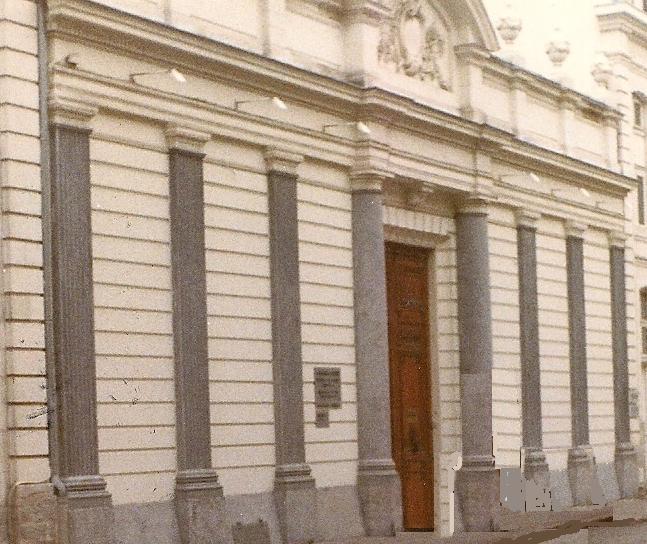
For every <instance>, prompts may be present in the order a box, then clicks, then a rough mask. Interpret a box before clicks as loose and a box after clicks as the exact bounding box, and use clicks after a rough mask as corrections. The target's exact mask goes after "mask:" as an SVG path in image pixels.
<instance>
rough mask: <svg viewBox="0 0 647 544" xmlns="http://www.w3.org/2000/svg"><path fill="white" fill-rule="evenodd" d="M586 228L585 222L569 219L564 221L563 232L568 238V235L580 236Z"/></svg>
mask: <svg viewBox="0 0 647 544" xmlns="http://www.w3.org/2000/svg"><path fill="white" fill-rule="evenodd" d="M587 228H588V225H587V224H586V223H581V222H579V221H573V220H571V219H569V220H567V221H566V222H565V223H564V232H565V233H566V236H567V237H569V238H570V237H573V238H582V237H583V236H584V233H585V232H586V229H587Z"/></svg>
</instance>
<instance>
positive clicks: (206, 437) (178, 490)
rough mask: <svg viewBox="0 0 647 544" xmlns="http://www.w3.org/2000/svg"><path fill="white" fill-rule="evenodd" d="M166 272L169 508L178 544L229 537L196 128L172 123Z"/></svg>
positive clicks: (201, 137) (200, 137)
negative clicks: (171, 434) (216, 431)
mask: <svg viewBox="0 0 647 544" xmlns="http://www.w3.org/2000/svg"><path fill="white" fill-rule="evenodd" d="M166 137H167V143H168V147H169V185H170V187H169V194H170V219H171V276H172V282H173V346H174V356H175V360H174V364H175V403H176V404H175V417H176V435H177V474H176V480H175V509H176V515H177V521H178V528H179V531H180V537H181V540H182V543H183V544H197V543H198V542H199V543H204V542H210V543H211V542H213V543H214V544H215V543H216V542H217V543H222V542H231V533H230V528H229V523H228V521H227V515H226V508H225V499H224V497H223V492H222V487H221V486H220V484H219V482H218V475H217V474H216V471H215V470H214V469H213V468H212V466H211V425H210V417H209V412H210V410H209V355H208V333H207V288H206V266H205V254H204V187H203V184H204V181H203V174H202V161H203V158H204V154H203V153H202V148H203V146H204V144H205V143H206V142H207V141H208V140H209V135H208V134H202V133H200V132H195V131H192V130H187V129H185V128H182V127H177V126H171V127H169V128H168V129H167V131H166Z"/></svg>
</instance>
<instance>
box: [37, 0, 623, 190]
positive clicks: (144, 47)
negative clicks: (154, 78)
mask: <svg viewBox="0 0 647 544" xmlns="http://www.w3.org/2000/svg"><path fill="white" fill-rule="evenodd" d="M49 15H50V16H49V26H50V35H51V38H52V39H53V40H57V39H64V40H67V41H74V42H79V43H84V44H87V45H89V46H91V47H99V48H102V47H111V48H113V50H114V52H115V54H123V55H127V54H128V52H129V51H130V50H131V49H132V48H136V49H138V50H140V51H144V52H146V53H147V55H148V56H147V57H146V60H147V61H148V62H150V63H152V64H154V63H158V64H160V65H165V64H166V63H168V59H169V58H173V59H174V60H175V64H176V65H177V66H178V68H180V69H182V70H185V71H187V72H188V73H191V74H192V75H193V76H195V77H202V78H205V79H206V80H207V81H213V80H217V81H219V82H220V83H223V84H229V85H232V86H233V87H236V88H237V90H241V91H242V90H244V91H246V92H254V93H261V92H262V93H264V94H267V93H268V92H274V90H277V91H278V90H279V89H280V90H281V93H283V96H285V97H286V99H289V100H291V101H294V102H295V103H301V104H309V105H310V106H311V107H312V108H315V109H318V110H319V111H320V112H322V113H324V112H325V113H328V114H331V115H336V116H339V118H340V119H341V116H342V114H344V113H346V114H347V115H346V117H352V116H355V117H358V118H364V119H367V118H371V119H373V118H379V119H388V120H389V124H390V127H391V129H392V130H393V129H397V130H402V131H405V132H408V133H411V134H416V135H420V136H425V137H429V135H430V134H434V135H436V136H435V137H436V138H438V139H439V140H443V141H446V142H447V143H451V144H452V145H457V146H460V147H462V148H467V147H470V146H473V145H475V144H476V142H490V143H491V144H492V145H493V146H498V147H499V151H500V154H501V155H505V156H507V158H508V160H512V161H522V162H526V163H528V164H530V168H532V169H533V170H534V171H537V172H538V173H540V174H541V173H542V172H544V171H545V172H549V171H550V172H552V173H557V174H558V175H563V176H564V177H565V178H569V179H576V178H580V179H582V178H587V179H588V180H589V182H590V183H591V184H592V185H599V186H601V187H603V188H604V189H606V190H607V191H609V192H614V191H615V192H617V193H622V194H624V193H626V192H628V191H629V190H631V189H633V188H634V186H635V180H633V179H631V178H628V177H626V176H623V175H621V174H619V173H615V172H612V171H609V170H607V169H606V168H604V167H600V166H596V165H594V164H591V163H586V162H584V161H581V160H578V159H575V158H572V157H567V156H564V155H562V154H560V153H557V152H555V151H550V150H548V149H544V148H541V147H539V146H537V145H534V144H530V143H527V142H522V141H520V140H518V139H516V138H515V137H514V136H513V135H512V134H510V133H507V132H505V131H502V130H499V129H496V128H494V127H491V126H488V125H483V124H479V123H474V122H471V121H469V120H467V119H463V118H461V117H460V116H457V115H452V114H449V113H445V112H442V111H439V110H435V109H432V108H430V107H428V106H425V105H423V104H419V103H416V102H415V101H413V100H412V99H410V98H407V97H404V96H399V95H396V94H394V93H391V92H389V91H386V90H383V89H379V88H374V87H371V88H367V89H362V88H360V87H358V86H355V85H352V84H350V83H348V82H344V81H340V80H336V79H334V78H330V77H325V76H322V75H318V74H315V73H312V72H308V71H306V70H303V69H300V68H297V67H295V66H290V65H288V64H284V63H280V62H278V61H275V60H272V59H269V58H265V57H262V56H261V55H258V54H255V53H252V52H249V51H244V50H241V49H238V48H235V47H232V46H229V45H226V44H223V43H219V42H215V41H213V40H208V39H206V38H204V37H200V36H197V35H194V34H191V33H188V32H184V31H181V30H178V29H175V28H172V27H168V26H164V25H162V24H160V23H158V22H155V21H151V20H146V19H143V18H141V17H137V16H134V15H130V14H126V13H123V12H119V11H117V10H114V9H112V8H109V7H106V6H104V5H99V4H95V3H94V2H86V1H83V2H82V1H80V0H51V2H50V14H49ZM90 37H91V38H90ZM120 43H129V44H130V49H128V50H127V49H125V48H119V47H116V46H115V44H120ZM484 55H485V58H486V59H489V58H490V55H489V53H487V52H484ZM491 62H492V63H493V65H500V66H503V67H504V71H505V70H508V69H509V67H508V68H506V66H508V65H506V63H505V62H503V61H497V60H494V59H491ZM511 73H512V72H511ZM51 75H52V78H53V80H55V82H56V84H57V85H58V87H59V88H61V89H62V88H64V89H65V92H66V94H68V95H69V97H70V99H71V100H75V99H80V100H85V99H87V98H86V97H88V96H90V97H91V98H92V100H93V101H95V102H96V103H97V104H98V105H99V106H100V107H101V108H105V109H106V110H110V111H116V112H120V113H126V114H130V115H138V116H142V117H146V118H150V119H154V120H155V121H157V122H163V123H168V122H169V120H173V122H178V123H180V124H182V125H185V124H188V125H190V126H195V127H196V128H198V127H200V130H204V131H205V132H211V133H213V134H216V135H218V136H222V137H225V138H232V139H238V140H240V139H242V138H244V139H245V140H246V141H249V142H250V143H253V144H254V145H261V146H266V145H268V144H270V143H271V142H276V141H277V140H283V141H284V142H285V143H286V144H289V145H291V146H292V145H293V146H294V148H295V149H298V150H299V152H302V153H304V154H306V153H307V154H308V155H309V156H313V157H316V158H317V159H319V160H324V161H329V162H334V163H335V164H341V165H344V166H348V163H349V162H350V160H351V159H350V156H351V154H352V148H351V146H352V142H350V141H346V140H344V139H342V138H337V137H333V136H331V135H326V136H324V135H322V134H321V133H320V131H318V130H315V129H312V128H308V127H305V126H297V125H294V124H291V123H287V122H282V121H277V120H274V119H263V118H261V117H258V116H252V115H251V114H245V113H242V112H232V110H231V108H230V107H227V106H226V105H225V104H220V103H217V102H210V101H208V100H206V99H202V98H199V97H190V96H184V95H176V94H172V93H168V92H164V91H161V90H160V89H151V88H142V87H138V86H135V85H132V84H131V83H129V82H128V81H120V80H118V79H115V78H111V77H109V76H106V75H101V74H96V73H90V72H87V71H84V70H81V69H78V68H77V69H76V70H71V69H68V68H65V67H63V66H54V67H53V68H52V71H51ZM532 77H533V78H534V79H537V77H536V76H534V75H533V76H532ZM286 89H288V90H287V91H286ZM351 112H352V115H351ZM252 121H253V123H254V124H252V123H251V122H252ZM245 125H248V126H247V127H245ZM241 127H242V130H241ZM392 154H393V156H394V158H395V157H399V156H403V157H404V156H407V157H408V155H407V153H406V152H405V151H403V150H393V151H392ZM413 158H415V159H416V160H417V161H418V162H419V163H420V164H421V165H424V164H426V162H428V161H427V160H426V159H425V157H423V156H413ZM400 168H402V167H400ZM453 168H454V169H457V170H458V169H460V168H456V167H455V166H454V167H453ZM421 170H424V168H421ZM394 173H396V174H397V171H395V172H394Z"/></svg>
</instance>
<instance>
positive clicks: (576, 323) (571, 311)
mask: <svg viewBox="0 0 647 544" xmlns="http://www.w3.org/2000/svg"><path fill="white" fill-rule="evenodd" d="M566 262H567V275H568V322H569V355H570V370H571V416H572V433H573V446H583V445H588V443H589V400H588V379H587V367H586V312H585V303H584V241H583V240H582V238H580V237H577V236H568V237H567V240H566Z"/></svg>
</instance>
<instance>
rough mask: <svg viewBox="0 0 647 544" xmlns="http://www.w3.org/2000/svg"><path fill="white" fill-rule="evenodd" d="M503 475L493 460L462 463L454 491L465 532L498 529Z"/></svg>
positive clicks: (465, 461) (485, 459) (464, 460)
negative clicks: (501, 476) (501, 478)
mask: <svg viewBox="0 0 647 544" xmlns="http://www.w3.org/2000/svg"><path fill="white" fill-rule="evenodd" d="M500 485H501V482H500V474H499V469H497V468H495V467H494V459H493V458H492V457H487V458H485V457H483V458H478V459H471V460H470V459H469V458H464V459H463V466H462V467H461V468H460V469H459V470H458V472H457V473H456V481H455V484H454V489H455V493H456V499H457V502H458V508H459V512H460V516H461V519H462V522H463V531H465V532H492V531H496V530H497V529H498V527H497V525H498V523H497V518H498V515H497V514H498V512H499V510H500V505H501V499H500Z"/></svg>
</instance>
